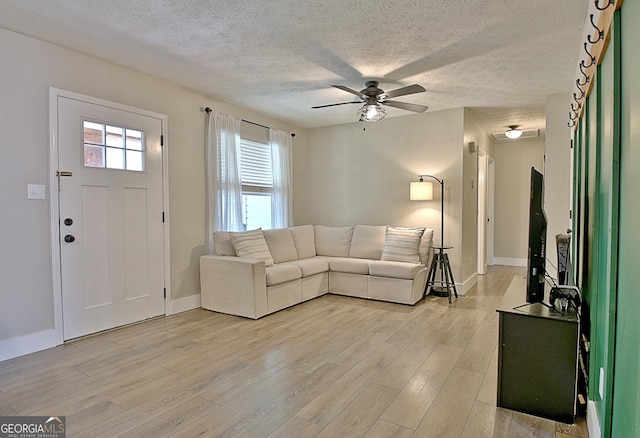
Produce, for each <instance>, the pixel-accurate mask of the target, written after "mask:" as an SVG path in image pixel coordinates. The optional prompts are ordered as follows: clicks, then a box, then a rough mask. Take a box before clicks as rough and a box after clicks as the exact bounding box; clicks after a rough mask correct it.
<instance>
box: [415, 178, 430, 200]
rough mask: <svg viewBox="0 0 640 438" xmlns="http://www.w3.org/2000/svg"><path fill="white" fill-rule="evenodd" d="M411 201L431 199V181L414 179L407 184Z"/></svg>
mask: <svg viewBox="0 0 640 438" xmlns="http://www.w3.org/2000/svg"><path fill="white" fill-rule="evenodd" d="M409 199H410V200H411V201H431V200H432V199H433V183H432V182H430V181H414V182H412V183H411V185H410V186H409Z"/></svg>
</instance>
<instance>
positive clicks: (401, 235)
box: [381, 226, 425, 263]
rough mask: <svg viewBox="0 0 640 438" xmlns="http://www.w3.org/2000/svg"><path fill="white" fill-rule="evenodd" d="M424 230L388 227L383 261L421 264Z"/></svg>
mask: <svg viewBox="0 0 640 438" xmlns="http://www.w3.org/2000/svg"><path fill="white" fill-rule="evenodd" d="M424 230H425V229H424V228H402V227H391V226H387V230H386V234H385V240H384V248H383V250H382V257H381V260H386V261H394V262H408V263H420V241H421V239H422V235H423V234H424Z"/></svg>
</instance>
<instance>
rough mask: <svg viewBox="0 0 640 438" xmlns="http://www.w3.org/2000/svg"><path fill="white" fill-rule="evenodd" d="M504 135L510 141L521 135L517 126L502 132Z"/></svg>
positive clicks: (520, 130)
mask: <svg viewBox="0 0 640 438" xmlns="http://www.w3.org/2000/svg"><path fill="white" fill-rule="evenodd" d="M504 135H506V136H507V137H509V138H511V139H515V138H518V137H520V136H521V135H522V129H518V125H512V126H509V129H507V130H506V131H505V132H504Z"/></svg>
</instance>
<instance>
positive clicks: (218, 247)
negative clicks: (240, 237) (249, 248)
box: [213, 231, 236, 256]
mask: <svg viewBox="0 0 640 438" xmlns="http://www.w3.org/2000/svg"><path fill="white" fill-rule="evenodd" d="M213 252H214V254H215V255H219V256H235V255H236V250H235V248H234V247H233V243H231V236H229V232H228V231H214V232H213Z"/></svg>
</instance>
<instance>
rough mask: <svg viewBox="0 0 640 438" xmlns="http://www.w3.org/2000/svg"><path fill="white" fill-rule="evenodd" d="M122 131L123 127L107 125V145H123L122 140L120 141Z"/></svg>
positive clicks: (118, 146)
mask: <svg viewBox="0 0 640 438" xmlns="http://www.w3.org/2000/svg"><path fill="white" fill-rule="evenodd" d="M123 131H124V129H122V128H118V127H116V126H109V125H107V146H111V147H114V148H122V147H124V142H123V141H122V133H123Z"/></svg>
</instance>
